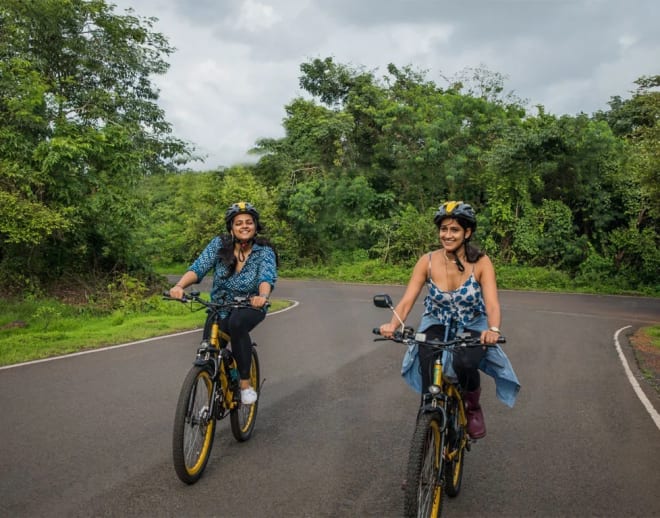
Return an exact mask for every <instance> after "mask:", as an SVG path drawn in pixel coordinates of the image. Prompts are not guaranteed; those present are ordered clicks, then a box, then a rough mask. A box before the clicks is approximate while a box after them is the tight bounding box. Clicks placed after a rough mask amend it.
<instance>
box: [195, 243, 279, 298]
mask: <svg viewBox="0 0 660 518" xmlns="http://www.w3.org/2000/svg"><path fill="white" fill-rule="evenodd" d="M221 246H222V241H221V239H220V237H215V238H213V239H212V240H211V242H210V243H209V244H208V245H207V246H206V248H205V249H204V251H203V252H202V253H201V254H200V255H199V257H198V258H197V259H196V260H195V262H194V263H192V264H191V265H190V267H189V268H188V271H192V272H195V274H196V275H197V282H201V280H202V279H203V278H204V276H205V275H206V274H207V273H208V272H209V271H211V269H213V270H214V273H213V287H212V288H211V299H212V300H213V301H216V302H217V301H220V300H222V299H223V298H230V299H231V298H234V297H236V296H239V297H245V296H249V295H257V294H258V293H259V284H261V283H262V282H267V283H268V284H270V287H271V290H272V289H274V288H275V283H276V282H277V263H276V260H275V252H274V251H273V249H272V248H270V247H269V246H263V245H258V244H256V243H254V244H253V245H252V252H251V253H250V255H249V256H248V258H247V261H246V262H245V265H244V266H243V269H242V270H241V271H240V272H239V273H234V274H233V275H229V276H228V269H227V266H225V265H224V264H223V263H222V262H221V261H220V260H219V259H218V251H219V250H220V248H221Z"/></svg>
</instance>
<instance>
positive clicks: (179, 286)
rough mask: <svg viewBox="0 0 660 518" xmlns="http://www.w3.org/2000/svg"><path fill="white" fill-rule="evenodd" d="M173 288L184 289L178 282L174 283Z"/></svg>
mask: <svg viewBox="0 0 660 518" xmlns="http://www.w3.org/2000/svg"><path fill="white" fill-rule="evenodd" d="M174 287H175V288H181V289H182V290H185V288H184V287H183V286H181V285H180V284H179V283H178V282H177V283H176V284H175V285H174Z"/></svg>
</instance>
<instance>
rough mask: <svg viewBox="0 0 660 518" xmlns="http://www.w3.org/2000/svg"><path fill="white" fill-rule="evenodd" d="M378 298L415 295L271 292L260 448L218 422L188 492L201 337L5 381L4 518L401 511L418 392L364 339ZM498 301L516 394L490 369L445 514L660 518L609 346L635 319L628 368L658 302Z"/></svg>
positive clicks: (317, 286)
mask: <svg viewBox="0 0 660 518" xmlns="http://www.w3.org/2000/svg"><path fill="white" fill-rule="evenodd" d="M382 292H389V293H390V294H391V295H392V296H393V297H394V298H395V300H398V298H399V297H400V296H401V294H402V292H403V287H400V286H397V287H386V286H365V285H343V284H334V283H322V282H306V281H288V280H282V281H281V282H280V283H279V284H278V288H277V291H276V296H277V297H280V298H290V299H293V300H297V301H299V302H300V304H299V305H298V306H297V307H295V308H293V309H291V310H288V311H285V312H282V313H279V314H273V315H270V316H269V317H268V318H267V319H266V321H265V322H264V323H263V324H262V325H261V326H259V327H258V328H257V330H256V331H255V333H254V338H255V340H256V341H257V343H259V344H260V345H259V352H260V358H261V363H262V371H263V372H262V374H263V375H264V377H265V378H266V383H265V385H264V388H263V392H262V396H261V404H260V407H259V416H258V419H257V426H256V429H255V432H254V435H253V437H252V439H251V440H250V441H248V442H246V443H242V444H239V443H237V442H235V441H234V440H233V438H232V437H231V433H230V431H229V430H228V423H226V422H222V423H220V426H219V428H218V431H217V435H216V442H215V445H214V449H213V452H212V456H211V460H210V463H209V465H208V467H207V470H206V472H205V474H204V476H203V478H202V479H201V480H200V481H199V482H198V483H197V484H196V485H194V486H186V485H184V484H182V483H181V482H180V481H179V480H178V478H177V477H176V475H175V474H174V470H173V468H172V464H171V444H170V442H171V426H172V419H173V412H174V406H175V403H176V398H177V395H178V391H179V387H180V383H181V381H182V380H183V378H184V376H185V374H186V372H187V370H188V368H189V366H190V364H191V361H192V359H193V356H194V351H195V348H196V345H197V343H198V341H199V337H200V333H199V332H193V333H187V334H181V335H177V336H171V337H165V338H160V339H155V340H151V341H144V342H142V343H138V344H129V345H127V346H125V347H117V348H111V349H106V350H103V351H98V352H93V353H91V354H83V355H76V356H70V357H66V358H61V359H57V360H54V361H46V362H41V363H34V364H28V365H23V366H17V367H14V368H8V369H1V370H0V408H1V409H2V422H1V423H0V465H1V470H0V516H7V517H23V516H24V517H40V516H44V517H46V516H48V517H51V516H57V517H59V516H73V517H77V516H80V517H83V516H84V517H89V516H95V517H102V516H121V517H130V516H136V517H143V516H145V517H146V516H148V517H151V516H153V517H167V516H172V517H197V516H199V517H202V516H245V517H289V516H292V517H320V516H327V517H363V516H374V517H389V516H392V517H396V516H400V515H401V508H402V496H403V495H402V491H401V490H400V484H401V480H402V479H403V473H404V468H405V462H406V456H407V448H408V441H409V439H410V436H411V433H412V428H413V422H414V419H415V413H416V405H417V395H416V394H414V393H413V392H412V391H411V390H409V389H408V387H407V386H406V385H405V384H404V382H403V381H402V380H401V378H400V377H399V375H398V372H399V366H400V361H401V355H402V349H401V346H398V345H397V344H394V343H391V342H373V340H372V335H371V329H372V328H373V327H374V326H377V325H379V324H380V323H382V322H385V321H387V320H388V319H389V318H390V315H389V312H388V311H387V310H382V309H377V308H375V307H373V305H372V303H371V298H372V296H373V295H374V294H376V293H382ZM501 300H502V306H503V314H504V321H503V326H502V327H503V329H504V331H505V334H506V336H507V338H508V344H507V345H506V346H505V347H506V350H507V351H508V354H509V357H510V358H511V360H512V362H513V364H514V366H515V368H516V371H517V373H518V376H519V378H520V380H521V383H522V390H521V393H520V396H519V398H518V402H517V404H516V406H515V407H514V408H513V409H509V408H508V407H506V406H504V405H503V404H501V403H500V402H499V401H498V400H497V399H496V398H495V394H494V392H495V391H494V384H493V382H492V380H491V379H490V378H488V377H486V376H484V378H483V379H484V381H483V386H484V395H483V401H484V409H485V415H486V424H487V427H488V435H487V437H486V438H485V439H483V440H481V441H479V442H478V443H477V444H476V445H475V446H474V447H473V448H472V451H471V452H470V453H469V454H468V456H467V459H466V471H465V475H464V479H463V490H462V492H461V494H460V495H459V496H458V498H456V499H447V500H446V504H445V505H446V507H445V513H444V515H445V516H448V517H479V516H489V517H492V516H502V517H528V516H538V517H567V516H575V517H584V516H599V517H610V516H611V517H619V516H639V517H642V516H643V517H649V516H660V496H659V495H660V492H659V491H660V490H659V489H658V488H660V469H659V465H660V430H659V429H658V427H657V425H656V423H655V422H654V421H653V419H652V418H651V417H650V416H649V414H648V413H647V411H646V409H645V408H644V407H643V405H642V404H641V403H640V400H639V399H638V397H637V395H636V394H635V392H634V390H633V389H632V388H631V385H630V383H629V380H628V379H627V377H626V375H625V372H624V368H623V367H622V364H621V362H620V359H619V356H618V353H617V350H616V347H615V342H614V335H615V333H616V332H617V330H619V329H621V328H623V327H625V326H630V327H627V328H626V330H625V331H624V332H623V333H622V334H621V336H620V339H621V342H622V346H623V350H624V352H625V354H626V355H627V357H628V361H631V358H630V354H629V350H628V345H627V340H626V338H625V335H626V334H627V333H629V332H632V331H634V330H635V329H636V328H638V327H640V326H642V325H646V324H649V323H652V322H658V321H660V299H643V298H635V297H605V296H591V295H563V294H544V293H521V292H506V291H505V292H502V293H501ZM419 309H420V305H419V304H418V305H417V306H416V312H415V313H413V315H411V318H410V319H409V322H411V323H415V322H416V321H417V320H418V318H419ZM200 315H202V314H201V313H200ZM200 318H202V317H201V316H200ZM633 363H634V362H633ZM633 370H634V369H633ZM647 394H648V396H649V397H650V398H651V401H652V403H653V404H654V405H655V407H656V408H658V406H659V405H658V403H659V398H658V396H657V394H651V393H648V392H647Z"/></svg>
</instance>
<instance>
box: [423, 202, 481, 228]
mask: <svg viewBox="0 0 660 518" xmlns="http://www.w3.org/2000/svg"><path fill="white" fill-rule="evenodd" d="M445 218H455V219H456V220H458V221H459V222H460V223H461V224H462V225H461V226H463V227H464V228H471V229H472V231H474V230H476V228H477V216H476V214H475V213H474V209H473V208H472V206H471V205H468V204H467V203H463V202H462V201H447V202H445V203H443V204H442V205H440V207H439V208H438V210H437V212H436V213H435V216H434V217H433V223H435V224H436V225H440V222H441V221H442V220H443V219H445Z"/></svg>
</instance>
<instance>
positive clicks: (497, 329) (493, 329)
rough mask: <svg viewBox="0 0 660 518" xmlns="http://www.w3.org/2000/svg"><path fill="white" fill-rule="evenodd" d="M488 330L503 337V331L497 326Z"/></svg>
mask: <svg viewBox="0 0 660 518" xmlns="http://www.w3.org/2000/svg"><path fill="white" fill-rule="evenodd" d="M488 330H489V331H492V332H493V333H497V334H498V335H501V334H502V331H500V328H499V327H496V326H490V327H489V328H488Z"/></svg>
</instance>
